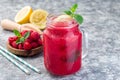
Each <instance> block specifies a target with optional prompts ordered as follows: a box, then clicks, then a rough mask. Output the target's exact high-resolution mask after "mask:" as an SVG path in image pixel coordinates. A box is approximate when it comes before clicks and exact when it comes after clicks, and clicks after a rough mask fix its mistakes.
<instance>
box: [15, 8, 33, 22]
mask: <svg viewBox="0 0 120 80" xmlns="http://www.w3.org/2000/svg"><path fill="white" fill-rule="evenodd" d="M32 11H33V10H32V8H31V7H30V6H25V7H24V8H22V9H21V10H20V11H19V12H18V13H17V14H16V16H15V22H17V23H19V24H24V23H28V22H29V18H30V15H31V13H32Z"/></svg>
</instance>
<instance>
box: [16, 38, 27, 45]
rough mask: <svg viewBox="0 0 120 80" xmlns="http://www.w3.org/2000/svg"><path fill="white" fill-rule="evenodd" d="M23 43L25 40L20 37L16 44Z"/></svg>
mask: <svg viewBox="0 0 120 80" xmlns="http://www.w3.org/2000/svg"><path fill="white" fill-rule="evenodd" d="M24 41H25V38H24V37H21V38H19V39H18V40H17V41H16V43H17V44H20V43H23V42H24Z"/></svg>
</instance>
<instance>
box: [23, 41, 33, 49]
mask: <svg viewBox="0 0 120 80" xmlns="http://www.w3.org/2000/svg"><path fill="white" fill-rule="evenodd" d="M23 47H24V49H25V50H30V49H31V48H32V46H31V44H30V43H29V42H24V44H23Z"/></svg>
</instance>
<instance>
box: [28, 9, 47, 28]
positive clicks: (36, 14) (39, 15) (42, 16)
mask: <svg viewBox="0 0 120 80" xmlns="http://www.w3.org/2000/svg"><path fill="white" fill-rule="evenodd" d="M47 16H48V12H47V11H45V10H42V9H37V10H34V11H33V13H32V14H31V16H30V22H31V23H32V24H34V25H36V26H38V27H39V29H44V28H45V27H46V19H47Z"/></svg>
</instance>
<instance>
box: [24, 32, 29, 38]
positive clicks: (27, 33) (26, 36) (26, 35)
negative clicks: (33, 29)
mask: <svg viewBox="0 0 120 80" xmlns="http://www.w3.org/2000/svg"><path fill="white" fill-rule="evenodd" d="M29 36H30V32H29V31H28V32H26V33H25V35H24V39H27V38H28V37H29Z"/></svg>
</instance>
